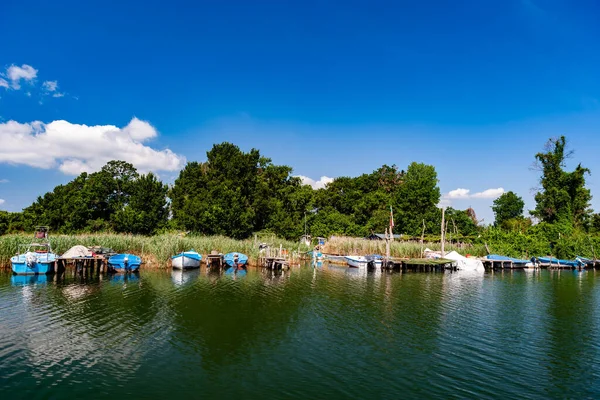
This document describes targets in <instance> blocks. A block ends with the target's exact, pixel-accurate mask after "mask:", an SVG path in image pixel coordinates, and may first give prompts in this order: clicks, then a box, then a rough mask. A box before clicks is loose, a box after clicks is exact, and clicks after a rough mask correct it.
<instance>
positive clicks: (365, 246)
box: [0, 233, 485, 268]
mask: <svg viewBox="0 0 600 400" xmlns="http://www.w3.org/2000/svg"><path fill="white" fill-rule="evenodd" d="M31 237H32V236H31V235H30V234H13V235H4V236H0V264H1V265H8V264H9V263H10V257H12V256H13V255H15V254H16V253H17V252H18V249H19V245H20V244H27V243H29V242H30V241H31ZM50 239H51V244H52V248H53V250H54V252H55V253H57V254H62V253H64V252H65V251H67V250H68V249H70V248H71V247H73V246H75V245H78V244H80V245H84V246H88V247H89V246H102V247H109V248H112V249H113V250H114V251H116V252H117V253H132V254H137V255H139V256H142V258H143V259H144V262H145V267H151V268H163V267H166V266H168V264H169V260H170V257H171V256H172V255H173V254H177V253H179V252H181V251H184V250H189V249H194V250H196V251H197V252H199V253H201V254H203V255H206V254H208V253H210V252H211V251H212V250H216V251H220V252H222V253H228V252H231V251H238V252H241V253H244V254H246V255H248V256H249V257H250V262H251V263H255V262H256V260H257V258H258V246H257V243H261V242H265V243H267V244H269V245H271V246H274V247H279V246H280V245H281V246H283V247H284V248H286V249H288V250H290V251H298V250H299V251H306V250H308V249H307V248H306V247H300V246H299V244H298V243H297V242H290V241H286V240H283V239H279V238H276V237H261V238H258V239H256V240H255V239H254V238H252V239H246V240H235V239H231V238H227V237H223V236H195V235H188V236H180V235H176V234H164V235H157V236H138V235H122V234H109V233H102V234H81V235H52V236H51V238H50ZM425 247H429V248H430V249H432V250H439V249H440V244H439V243H431V242H430V243H425V244H424V245H423V246H422V245H421V244H419V243H415V242H399V241H394V242H392V243H391V255H392V256H394V257H404V258H405V257H420V256H421V251H422V249H424V248H425ZM446 250H448V251H451V250H457V251H459V252H460V253H463V254H464V253H470V254H472V255H483V254H485V249H484V248H483V246H481V245H474V246H468V247H464V246H463V247H456V246H453V245H451V244H446ZM323 252H325V253H331V254H340V255H349V254H357V255H366V254H374V253H378V254H385V242H384V241H374V240H365V239H357V238H344V237H337V238H332V239H331V240H329V241H328V242H327V243H326V244H325V247H324V248H323Z"/></svg>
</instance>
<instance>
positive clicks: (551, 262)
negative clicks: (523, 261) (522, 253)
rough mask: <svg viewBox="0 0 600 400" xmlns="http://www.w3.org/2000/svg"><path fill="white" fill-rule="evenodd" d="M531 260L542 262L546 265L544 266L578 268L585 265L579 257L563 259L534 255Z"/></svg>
mask: <svg viewBox="0 0 600 400" xmlns="http://www.w3.org/2000/svg"><path fill="white" fill-rule="evenodd" d="M531 262H537V263H538V264H540V265H541V266H544V267H546V266H550V267H572V268H577V267H582V266H584V265H585V263H584V262H582V261H581V260H579V259H575V260H561V259H558V258H554V257H533V258H532V259H531Z"/></svg>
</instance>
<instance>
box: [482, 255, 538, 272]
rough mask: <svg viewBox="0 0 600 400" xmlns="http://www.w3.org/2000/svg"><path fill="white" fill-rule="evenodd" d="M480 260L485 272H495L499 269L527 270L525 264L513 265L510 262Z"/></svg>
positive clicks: (512, 262) (513, 263)
mask: <svg viewBox="0 0 600 400" xmlns="http://www.w3.org/2000/svg"><path fill="white" fill-rule="evenodd" d="M480 260H481V262H482V263H483V267H484V268H485V269H486V270H492V271H496V270H499V269H529V267H528V266H527V264H525V263H515V262H514V261H512V260H488V259H487V258H482V259H480Z"/></svg>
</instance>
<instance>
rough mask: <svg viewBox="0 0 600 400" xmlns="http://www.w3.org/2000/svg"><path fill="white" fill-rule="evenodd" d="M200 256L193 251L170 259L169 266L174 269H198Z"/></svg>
mask: <svg viewBox="0 0 600 400" xmlns="http://www.w3.org/2000/svg"><path fill="white" fill-rule="evenodd" d="M201 260H202V256H201V255H200V254H198V253H197V252H196V251H194V249H192V250H189V251H184V252H182V253H179V254H176V255H174V256H172V257H171V266H172V267H173V268H176V269H188V268H200V261H201Z"/></svg>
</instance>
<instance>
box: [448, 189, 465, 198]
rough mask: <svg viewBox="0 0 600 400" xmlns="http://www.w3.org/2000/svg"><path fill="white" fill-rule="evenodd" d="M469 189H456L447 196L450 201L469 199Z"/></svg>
mask: <svg viewBox="0 0 600 400" xmlns="http://www.w3.org/2000/svg"><path fill="white" fill-rule="evenodd" d="M469 192H470V190H469V189H461V188H458V189H454V190H451V191H449V192H448V194H447V195H446V196H447V198H448V199H468V198H469Z"/></svg>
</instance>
